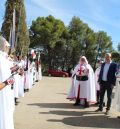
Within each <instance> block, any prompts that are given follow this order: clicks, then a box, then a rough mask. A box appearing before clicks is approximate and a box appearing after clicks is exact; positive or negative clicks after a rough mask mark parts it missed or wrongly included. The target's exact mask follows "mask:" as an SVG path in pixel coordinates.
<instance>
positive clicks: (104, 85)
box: [99, 81, 113, 110]
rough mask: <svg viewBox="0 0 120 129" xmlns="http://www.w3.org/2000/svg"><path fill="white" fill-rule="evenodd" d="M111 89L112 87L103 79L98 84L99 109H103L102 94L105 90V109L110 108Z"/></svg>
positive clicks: (103, 94)
mask: <svg viewBox="0 0 120 129" xmlns="http://www.w3.org/2000/svg"><path fill="white" fill-rule="evenodd" d="M112 90H113V87H112V85H110V84H108V83H107V82H105V81H102V82H101V84H100V105H99V108H100V110H103V101H104V96H105V92H106V91H107V108H106V109H107V110H110V107H111V102H112Z"/></svg>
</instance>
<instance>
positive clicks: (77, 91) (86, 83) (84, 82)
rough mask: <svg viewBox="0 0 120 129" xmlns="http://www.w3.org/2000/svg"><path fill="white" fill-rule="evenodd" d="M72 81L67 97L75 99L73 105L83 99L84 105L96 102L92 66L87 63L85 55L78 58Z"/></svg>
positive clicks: (87, 105)
mask: <svg viewBox="0 0 120 129" xmlns="http://www.w3.org/2000/svg"><path fill="white" fill-rule="evenodd" d="M72 78H73V81H72V86H71V89H70V92H69V94H68V96H67V99H70V100H75V101H76V102H75V104H74V105H79V103H80V101H82V100H83V103H84V107H85V108H87V107H89V104H91V103H95V102H96V91H95V79H94V72H93V69H92V67H91V66H90V65H89V64H88V61H87V59H86V57H85V56H82V57H81V58H80V61H79V64H78V65H77V66H76V67H75V69H74V72H73V75H72Z"/></svg>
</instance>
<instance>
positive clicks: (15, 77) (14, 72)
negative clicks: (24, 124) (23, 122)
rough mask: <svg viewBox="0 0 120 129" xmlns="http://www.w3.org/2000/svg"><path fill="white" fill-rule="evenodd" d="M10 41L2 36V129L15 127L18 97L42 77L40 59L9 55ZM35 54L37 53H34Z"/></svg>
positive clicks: (0, 121) (0, 101)
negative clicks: (14, 114) (14, 117)
mask: <svg viewBox="0 0 120 129" xmlns="http://www.w3.org/2000/svg"><path fill="white" fill-rule="evenodd" d="M9 47H10V45H9V43H8V42H7V41H6V39H5V38H3V37H2V36H0V129H14V121H13V113H14V110H15V105H17V104H18V99H19V98H20V97H24V93H25V92H27V91H29V90H30V89H31V88H32V86H33V85H34V84H35V82H37V81H39V80H41V79H42V75H41V65H40V60H39V59H38V58H37V57H36V58H33V54H32V53H30V54H28V55H29V56H28V55H27V56H15V55H8V52H9ZM34 55H35V54H34Z"/></svg>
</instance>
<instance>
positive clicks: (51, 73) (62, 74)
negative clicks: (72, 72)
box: [48, 70, 69, 77]
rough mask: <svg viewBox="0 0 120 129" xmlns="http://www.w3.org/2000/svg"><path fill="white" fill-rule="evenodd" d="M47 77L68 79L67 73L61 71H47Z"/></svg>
mask: <svg viewBox="0 0 120 129" xmlns="http://www.w3.org/2000/svg"><path fill="white" fill-rule="evenodd" d="M48 75H49V76H54V77H69V74H68V73H67V72H63V71H61V70H49V71H48Z"/></svg>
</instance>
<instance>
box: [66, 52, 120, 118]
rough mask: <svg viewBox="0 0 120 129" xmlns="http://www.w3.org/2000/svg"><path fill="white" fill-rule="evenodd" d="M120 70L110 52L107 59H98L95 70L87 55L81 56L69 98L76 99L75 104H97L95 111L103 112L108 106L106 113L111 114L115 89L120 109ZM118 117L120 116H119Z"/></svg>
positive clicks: (117, 106) (87, 105)
mask: <svg viewBox="0 0 120 129" xmlns="http://www.w3.org/2000/svg"><path fill="white" fill-rule="evenodd" d="M118 71H119V68H118V65H117V63H114V62H113V61H112V56H111V54H110V53H107V54H105V61H102V60H99V61H98V68H97V69H96V71H95V72H94V71H93V69H92V67H91V66H90V64H89V63H88V61H87V59H86V57H85V56H82V57H80V60H79V63H78V65H77V66H76V67H75V69H74V71H73V74H72V85H71V88H70V91H69V93H68V96H67V99H70V100H74V101H75V104H74V105H75V106H76V105H82V106H84V107H85V108H88V107H89V106H90V105H92V104H95V105H97V106H98V109H97V110H96V111H95V112H102V111H103V108H104V107H105V106H106V112H105V114H106V115H109V114H110V108H111V103H112V96H113V89H114V88H115V87H117V88H116V92H115V98H116V99H115V100H116V102H115V106H114V107H115V108H116V109H117V110H118V111H120V85H119V81H120V80H119V81H116V78H117V77H120V76H117V73H119V72H118ZM106 91H107V103H106V104H105V102H104V96H105V93H106ZM118 118H120V117H119V116H118Z"/></svg>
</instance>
